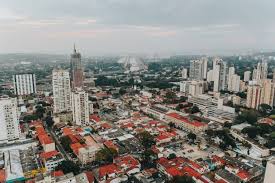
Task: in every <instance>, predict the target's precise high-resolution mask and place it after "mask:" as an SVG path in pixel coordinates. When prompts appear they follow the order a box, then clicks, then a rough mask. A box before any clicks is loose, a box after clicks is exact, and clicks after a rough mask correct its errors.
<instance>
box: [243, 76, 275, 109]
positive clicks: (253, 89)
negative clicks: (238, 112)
mask: <svg viewBox="0 0 275 183" xmlns="http://www.w3.org/2000/svg"><path fill="white" fill-rule="evenodd" d="M274 95H275V85H274V84H273V83H272V82H271V79H264V80H262V82H261V83H260V84H257V85H250V86H248V87H247V99H246V106H247V107H248V108H254V109H257V108H258V106H259V105H260V104H268V105H270V106H273V105H274Z"/></svg>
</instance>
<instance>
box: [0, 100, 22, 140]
mask: <svg viewBox="0 0 275 183" xmlns="http://www.w3.org/2000/svg"><path fill="white" fill-rule="evenodd" d="M18 115H19V113H18V108H17V99H16V98H8V97H6V98H0V128H1V133H0V143H5V142H8V141H13V140H17V139H19V137H20V127H19V118H18Z"/></svg>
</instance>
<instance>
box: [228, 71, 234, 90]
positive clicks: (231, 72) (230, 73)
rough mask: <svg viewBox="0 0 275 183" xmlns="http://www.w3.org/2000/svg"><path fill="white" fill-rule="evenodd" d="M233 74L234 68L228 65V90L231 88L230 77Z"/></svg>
mask: <svg viewBox="0 0 275 183" xmlns="http://www.w3.org/2000/svg"><path fill="white" fill-rule="evenodd" d="M234 74H235V68H234V67H229V69H228V76H227V83H228V90H229V91H231V90H232V84H233V82H232V77H233V75H234Z"/></svg>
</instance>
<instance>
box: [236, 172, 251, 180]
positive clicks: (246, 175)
mask: <svg viewBox="0 0 275 183" xmlns="http://www.w3.org/2000/svg"><path fill="white" fill-rule="evenodd" d="M237 176H238V177H239V178H240V179H242V180H246V179H249V178H250V174H249V173H248V172H247V171H244V170H240V171H239V172H238V173H237Z"/></svg>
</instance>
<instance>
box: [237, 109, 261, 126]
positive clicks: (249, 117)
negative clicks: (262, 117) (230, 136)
mask: <svg viewBox="0 0 275 183" xmlns="http://www.w3.org/2000/svg"><path fill="white" fill-rule="evenodd" d="M257 120H258V114H257V111H255V110H245V111H243V112H242V113H240V114H239V115H238V116H237V117H236V118H235V120H234V122H235V123H237V124H240V123H244V122H247V123H249V124H251V125H253V124H255V123H256V122H257Z"/></svg>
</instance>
